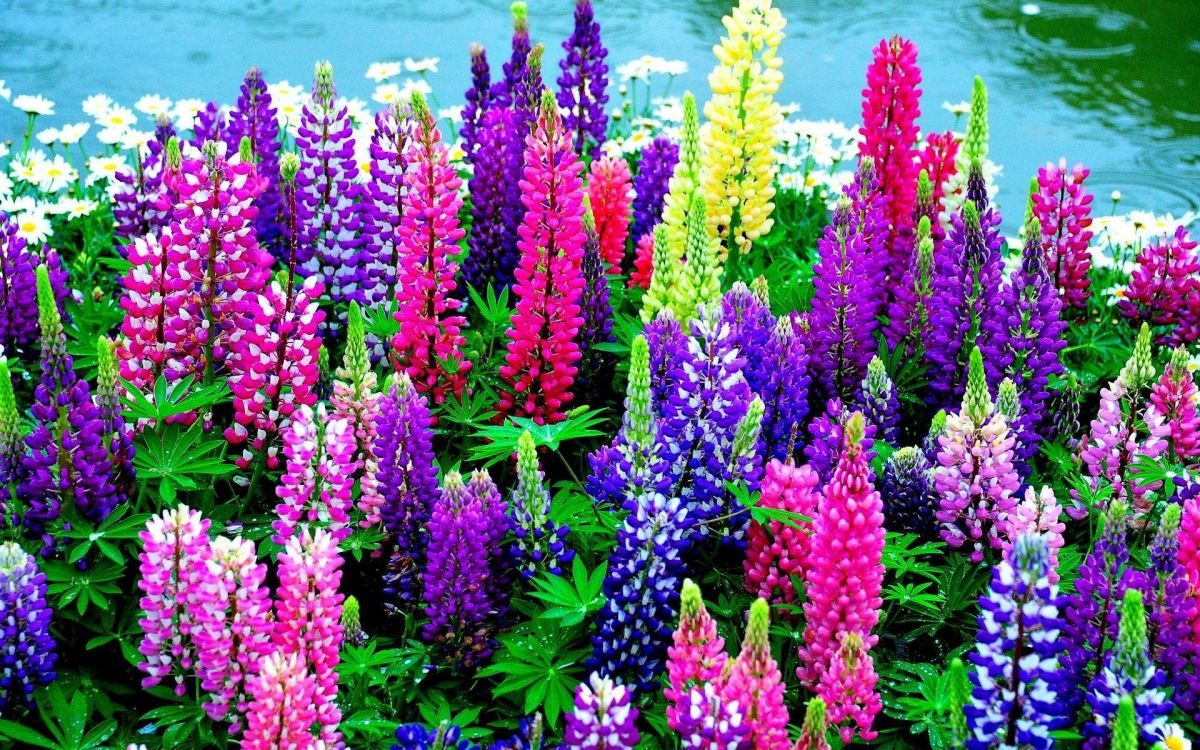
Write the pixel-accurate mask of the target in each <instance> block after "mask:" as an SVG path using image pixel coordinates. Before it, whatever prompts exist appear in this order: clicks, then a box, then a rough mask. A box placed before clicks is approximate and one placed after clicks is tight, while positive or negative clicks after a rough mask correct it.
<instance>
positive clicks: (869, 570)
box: [797, 412, 884, 732]
mask: <svg viewBox="0 0 1200 750" xmlns="http://www.w3.org/2000/svg"><path fill="white" fill-rule="evenodd" d="M862 443H863V419H862V415H861V414H859V413H858V412H855V413H854V414H852V415H851V416H850V419H849V420H848V421H847V422H846V426H845V435H844V442H843V448H842V454H841V458H840V459H839V460H838V464H837V468H836V470H835V471H834V472H833V476H832V477H831V478H830V479H829V481H828V482H827V484H826V486H825V489H824V491H823V492H822V497H821V500H820V501H819V502H818V505H817V514H816V516H815V517H814V519H813V534H812V541H811V542H810V544H811V547H810V551H809V565H808V569H807V571H806V573H807V578H808V602H807V603H806V604H805V605H804V615H805V617H806V619H807V623H806V626H805V629H804V643H802V644H801V646H800V661H801V664H802V666H801V667H800V668H799V669H798V670H797V676H799V677H800V679H801V680H802V681H803V682H804V684H805V685H806V686H808V687H809V688H810V689H815V688H816V687H817V686H818V685H819V684H820V683H821V680H822V678H823V676H824V675H825V673H826V672H827V671H829V670H830V669H831V667H832V664H833V660H834V658H835V656H836V654H837V650H838V648H839V646H840V645H841V641H842V636H843V635H844V634H845V633H851V632H856V633H858V634H859V635H860V636H862V639H863V649H864V653H865V652H866V651H869V650H870V649H871V648H872V647H873V646H874V645H875V643H876V642H877V641H878V639H879V636H877V635H872V634H871V630H872V628H874V627H875V624H876V623H878V622H879V608H880V605H881V604H882V602H883V600H882V598H881V589H882V585H883V539H884V532H883V502H882V500H880V497H879V493H878V492H876V491H875V490H874V488H872V487H871V472H870V467H869V466H868V464H867V458H866V456H865V454H864V448H863V444H862ZM869 725H870V721H869V720H868V722H867V727H865V728H863V729H862V731H864V732H865V731H867V730H868V729H869Z"/></svg>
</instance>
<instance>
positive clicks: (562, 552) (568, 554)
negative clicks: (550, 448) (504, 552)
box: [508, 430, 575, 578]
mask: <svg viewBox="0 0 1200 750" xmlns="http://www.w3.org/2000/svg"><path fill="white" fill-rule="evenodd" d="M508 509H509V515H510V517H511V518H512V526H513V534H514V535H515V536H516V538H517V539H516V542H514V543H513V548H512V553H511V554H512V557H513V559H514V560H516V561H517V565H518V567H519V568H520V570H521V575H523V576H524V577H525V578H532V577H533V576H534V575H536V574H537V573H540V572H543V571H544V572H548V573H551V574H553V575H561V574H562V570H563V569H562V566H563V564H565V563H569V562H570V561H571V559H572V558H573V557H574V556H575V552H574V550H571V549H567V548H566V546H565V544H564V541H563V540H564V539H565V538H566V536H567V533H568V531H569V529H568V528H567V527H566V526H558V525H555V524H554V523H552V522H551V521H550V491H549V490H547V489H546V480H545V475H544V474H543V473H542V470H541V468H540V467H539V466H538V458H537V447H536V446H535V445H534V443H533V436H532V435H530V434H529V431H528V430H526V431H525V432H522V433H521V437H520V438H519V439H518V440H517V484H516V486H515V487H514V488H513V493H512V501H511V502H510V503H509V506H508Z"/></svg>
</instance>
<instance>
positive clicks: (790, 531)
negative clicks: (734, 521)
mask: <svg viewBox="0 0 1200 750" xmlns="http://www.w3.org/2000/svg"><path fill="white" fill-rule="evenodd" d="M818 481H819V480H818V478H817V475H816V472H814V471H813V470H812V469H811V468H809V467H808V466H796V464H795V463H793V462H792V461H791V460H790V459H789V460H788V462H787V463H783V462H781V461H779V460H778V459H771V460H770V461H769V462H768V463H767V470H766V476H765V477H764V478H763V482H762V487H761V495H760V497H759V501H758V507H760V508H769V509H775V510H782V511H786V512H787V513H797V514H799V515H801V516H804V517H805V518H815V517H816V514H817V504H818V502H819V492H820V491H819V490H818V489H817V483H818ZM793 518H794V517H793ZM811 528H812V526H811V524H810V523H809V522H807V521H801V520H792V521H778V520H774V519H771V520H769V521H767V523H766V524H765V525H763V524H760V523H759V522H757V521H751V522H750V528H749V530H748V531H747V532H746V535H747V544H746V559H745V560H744V561H743V562H742V567H743V568H744V569H745V571H746V578H745V583H744V585H745V588H746V590H747V591H749V592H750V593H751V594H754V595H756V596H759V597H762V598H763V599H766V600H767V601H769V602H770V603H772V604H791V603H792V602H794V601H795V600H796V583H795V581H797V580H799V581H800V582H801V584H803V582H804V580H805V577H806V574H807V570H808V565H809V552H810V547H811V543H810V541H809V534H810V533H811Z"/></svg>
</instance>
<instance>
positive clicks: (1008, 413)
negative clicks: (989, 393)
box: [996, 378, 1021, 425]
mask: <svg viewBox="0 0 1200 750" xmlns="http://www.w3.org/2000/svg"><path fill="white" fill-rule="evenodd" d="M996 411H997V412H999V413H1001V414H1003V415H1004V419H1005V421H1006V422H1007V423H1008V424H1010V425H1011V424H1012V423H1013V422H1016V421H1017V417H1019V416H1021V397H1020V395H1019V394H1018V393H1017V384H1016V383H1014V382H1013V381H1012V378H1005V379H1004V380H1002V381H1000V386H999V387H998V388H997V389H996Z"/></svg>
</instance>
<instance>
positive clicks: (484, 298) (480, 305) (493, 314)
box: [467, 284, 512, 328]
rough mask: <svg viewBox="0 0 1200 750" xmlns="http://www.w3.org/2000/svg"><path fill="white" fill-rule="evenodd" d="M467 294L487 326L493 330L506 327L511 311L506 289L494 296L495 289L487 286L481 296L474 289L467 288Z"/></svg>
mask: <svg viewBox="0 0 1200 750" xmlns="http://www.w3.org/2000/svg"><path fill="white" fill-rule="evenodd" d="M467 294H469V295H470V297H471V301H472V302H473V303H475V309H476V310H478V311H479V314H480V316H482V317H483V319H484V320H485V321H487V323H488V324H489V325H491V326H492V327H494V328H498V327H501V326H506V325H508V322H509V320H510V318H511V317H512V309H511V308H510V307H509V306H508V287H504V288H503V289H501V290H500V294H496V290H495V288H494V287H493V286H492V285H491V284H488V287H487V290H486V291H485V293H484V294H482V295H481V294H480V293H479V291H478V290H477V289H475V287H473V286H468V287H467Z"/></svg>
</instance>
